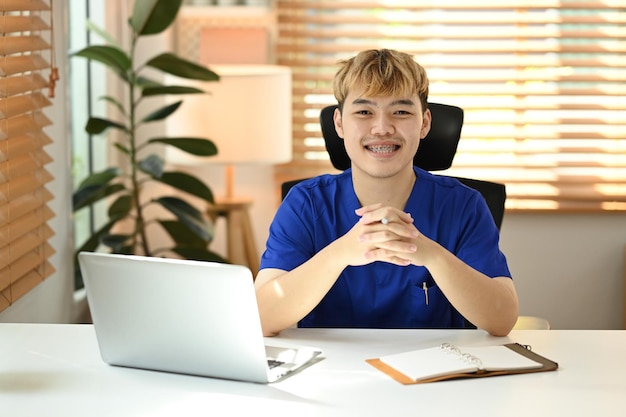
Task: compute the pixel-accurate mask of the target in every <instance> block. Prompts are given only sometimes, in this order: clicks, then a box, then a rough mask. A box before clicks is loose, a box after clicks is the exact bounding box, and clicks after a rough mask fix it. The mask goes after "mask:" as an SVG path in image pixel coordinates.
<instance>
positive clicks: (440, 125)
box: [320, 103, 463, 171]
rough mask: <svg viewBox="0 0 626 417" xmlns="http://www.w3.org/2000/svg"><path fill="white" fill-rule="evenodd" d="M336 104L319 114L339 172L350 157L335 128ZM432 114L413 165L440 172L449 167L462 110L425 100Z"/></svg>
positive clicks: (331, 155) (327, 148)
mask: <svg viewBox="0 0 626 417" xmlns="http://www.w3.org/2000/svg"><path fill="white" fill-rule="evenodd" d="M336 108H337V106H336V105H334V106H328V107H324V108H323V109H322V112H321V113H320V125H321V128H322V135H323V136H324V142H325V144H326V150H327V151H328V154H329V156H330V162H331V163H332V164H333V166H334V167H335V168H337V169H338V170H340V171H345V170H346V169H348V168H350V158H349V157H348V154H347V152H346V148H345V146H344V144H343V139H341V138H340V137H339V135H338V134H337V131H336V130H335V122H334V121H333V114H334V113H335V109H336ZM428 108H429V109H430V112H431V114H432V125H431V128H430V132H428V135H426V137H425V138H424V139H422V141H421V142H420V147H419V151H418V152H417V153H416V154H415V157H414V158H413V164H414V165H416V166H418V167H420V168H422V169H425V170H426V171H443V170H444V169H448V168H450V166H451V165H452V160H453V159H454V155H455V154H456V149H457V146H458V144H459V139H460V138H461V128H462V127H463V109H461V108H460V107H456V106H449V105H447V104H439V103H428Z"/></svg>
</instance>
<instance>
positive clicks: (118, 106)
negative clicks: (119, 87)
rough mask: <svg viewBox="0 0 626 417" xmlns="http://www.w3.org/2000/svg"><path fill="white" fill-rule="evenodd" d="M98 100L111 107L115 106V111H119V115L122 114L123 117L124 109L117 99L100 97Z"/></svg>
mask: <svg viewBox="0 0 626 417" xmlns="http://www.w3.org/2000/svg"><path fill="white" fill-rule="evenodd" d="M100 99H101V100H104V101H106V102H109V103H111V104H112V105H113V106H115V108H116V109H118V110H119V111H120V113H122V114H123V115H126V109H125V108H124V105H123V104H122V103H120V102H119V101H118V100H117V99H115V98H114V97H111V96H102V97H100Z"/></svg>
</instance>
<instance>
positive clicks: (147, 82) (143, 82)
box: [135, 75, 163, 88]
mask: <svg viewBox="0 0 626 417" xmlns="http://www.w3.org/2000/svg"><path fill="white" fill-rule="evenodd" d="M135 85H137V86H138V87H142V88H144V87H162V86H163V83H160V82H158V81H155V80H153V79H151V78H147V77H144V76H143V75H138V76H137V79H136V80H135Z"/></svg>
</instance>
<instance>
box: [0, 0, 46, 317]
mask: <svg viewBox="0 0 626 417" xmlns="http://www.w3.org/2000/svg"><path fill="white" fill-rule="evenodd" d="M0 11H1V12H2V16H1V17H0V32H1V34H2V38H0V311H2V310H4V309H5V308H6V307H8V306H9V305H11V304H12V303H13V302H15V300H17V299H18V298H19V297H21V296H22V295H24V294H25V293H26V292H27V291H29V290H30V289H31V288H33V287H34V286H35V285H37V284H38V283H39V282H41V281H42V280H43V279H45V278H46V277H48V276H49V275H50V274H51V273H52V272H53V271H54V269H53V267H52V266H51V265H50V264H49V262H48V258H49V257H50V256H51V255H52V254H53V252H54V251H53V249H52V247H51V246H50V245H49V244H48V243H47V241H48V239H49V238H50V237H51V236H52V235H53V232H52V230H51V229H50V227H49V226H48V225H47V222H48V220H50V219H51V218H52V217H53V213H52V211H51V210H50V208H49V207H48V206H47V203H48V201H50V200H51V199H52V195H51V194H50V192H48V191H47V190H46V188H45V185H46V183H48V182H49V181H51V180H52V176H51V175H50V173H48V172H47V171H46V169H45V165H46V164H48V163H50V162H51V159H50V157H49V156H48V155H47V154H46V152H45V151H44V147H45V146H46V145H47V144H49V143H50V142H51V140H50V138H49V137H48V136H46V134H45V133H44V132H43V129H44V127H46V126H48V125H50V124H51V121H50V120H49V119H48V118H46V116H45V115H44V114H43V111H42V109H43V108H45V107H47V106H49V105H50V101H49V100H48V98H47V97H46V96H45V95H44V94H43V93H42V90H44V89H46V91H47V89H48V88H49V83H48V81H47V80H46V79H44V77H43V75H42V74H43V72H44V71H49V70H50V64H49V63H48V60H47V59H46V58H45V56H50V55H51V47H50V44H51V41H50V39H51V31H50V23H49V22H50V21H51V19H52V17H51V11H50V7H49V3H48V2H45V1H42V0H0Z"/></svg>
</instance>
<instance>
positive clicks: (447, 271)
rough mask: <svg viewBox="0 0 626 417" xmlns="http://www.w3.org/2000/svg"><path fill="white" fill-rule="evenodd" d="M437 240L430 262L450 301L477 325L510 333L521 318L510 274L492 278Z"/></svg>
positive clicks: (428, 266)
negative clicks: (472, 266) (459, 257)
mask: <svg viewBox="0 0 626 417" xmlns="http://www.w3.org/2000/svg"><path fill="white" fill-rule="evenodd" d="M433 243H434V245H435V246H434V248H433V254H432V255H431V257H430V260H429V262H428V263H427V264H426V267H427V268H428V270H429V272H430V273H431V275H432V276H433V278H434V279H435V281H436V282H437V285H438V286H439V288H440V289H441V290H442V292H443V293H444V294H445V295H446V297H447V298H448V300H449V301H450V303H452V305H453V306H454V307H455V308H456V309H457V310H458V311H459V312H460V313H461V314H462V315H463V316H464V317H465V318H467V319H468V320H469V321H471V322H472V323H473V324H475V325H476V326H477V327H479V328H481V329H484V330H486V331H488V332H489V333H490V334H492V335H495V336H506V335H507V334H508V333H509V332H510V331H511V329H512V328H513V326H514V325H515V322H516V320H517V317H518V298H517V294H516V291H515V287H514V285H513V282H512V280H511V279H510V278H508V277H496V278H490V277H488V276H486V275H485V274H482V273H480V272H479V271H477V270H475V269H473V268H471V267H470V266H469V265H467V264H465V263H464V262H462V261H461V260H460V259H458V258H457V257H456V256H455V255H453V254H452V253H450V252H449V251H447V250H446V249H445V248H443V247H441V246H440V245H438V244H436V243H435V242H433Z"/></svg>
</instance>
